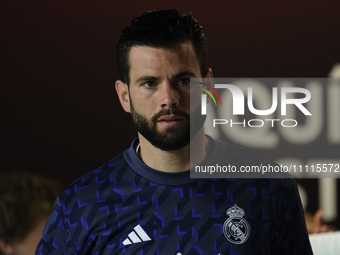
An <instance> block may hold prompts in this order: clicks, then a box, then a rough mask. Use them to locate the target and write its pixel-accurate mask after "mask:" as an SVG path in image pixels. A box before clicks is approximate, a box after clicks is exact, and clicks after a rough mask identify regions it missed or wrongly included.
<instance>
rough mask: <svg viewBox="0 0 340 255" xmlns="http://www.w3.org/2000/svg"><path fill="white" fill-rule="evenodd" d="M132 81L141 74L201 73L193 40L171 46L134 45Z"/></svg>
mask: <svg viewBox="0 0 340 255" xmlns="http://www.w3.org/2000/svg"><path fill="white" fill-rule="evenodd" d="M129 64H130V78H131V81H132V80H133V79H134V78H136V76H139V75H146V74H149V75H154V76H157V75H158V76H160V75H170V74H175V73H177V72H183V71H191V72H193V73H197V72H198V73H197V75H200V66H199V61H198V57H197V55H196V53H195V51H194V47H193V46H192V43H191V42H185V43H180V44H177V45H175V46H173V47H169V48H154V47H149V46H134V47H132V48H131V50H130V53H129Z"/></svg>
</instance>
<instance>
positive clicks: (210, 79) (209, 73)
mask: <svg viewBox="0 0 340 255" xmlns="http://www.w3.org/2000/svg"><path fill="white" fill-rule="evenodd" d="M203 80H204V83H205V84H208V85H210V86H211V87H214V77H213V73H212V69H211V68H208V71H207V73H206V75H205V77H204V79H203ZM207 89H208V88H207ZM208 90H209V91H210V89H208ZM210 92H211V91H210ZM210 101H211V97H209V96H208V97H207V103H210Z"/></svg>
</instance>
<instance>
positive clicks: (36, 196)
mask: <svg viewBox="0 0 340 255" xmlns="http://www.w3.org/2000/svg"><path fill="white" fill-rule="evenodd" d="M62 190H63V187H62V185H61V184H60V183H58V182H57V181H55V180H51V179H48V178H45V177H43V176H39V175H34V174H25V173H7V174H2V175H1V176H0V255H3V254H4V255H26V254H27V255H31V254H34V251H35V248H36V246H37V245H38V242H39V240H40V238H41V232H42V230H43V227H44V225H45V223H46V220H47V218H48V216H49V215H50V213H51V212H52V208H53V204H54V202H55V200H56V198H57V196H58V194H60V192H61V191H62Z"/></svg>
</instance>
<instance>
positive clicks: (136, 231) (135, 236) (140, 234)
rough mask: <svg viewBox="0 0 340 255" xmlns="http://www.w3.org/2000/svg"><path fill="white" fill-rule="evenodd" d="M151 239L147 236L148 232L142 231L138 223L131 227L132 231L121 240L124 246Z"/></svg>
mask: <svg viewBox="0 0 340 255" xmlns="http://www.w3.org/2000/svg"><path fill="white" fill-rule="evenodd" d="M146 241H151V238H150V237H149V236H148V234H147V233H146V232H145V231H144V229H143V228H142V227H141V226H140V225H139V224H138V225H137V226H135V227H134V228H133V231H132V232H131V233H130V234H129V235H128V238H126V239H125V240H124V241H123V244H124V245H125V246H127V245H130V244H133V243H141V242H146Z"/></svg>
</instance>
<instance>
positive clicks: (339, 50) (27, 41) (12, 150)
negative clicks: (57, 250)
mask: <svg viewBox="0 0 340 255" xmlns="http://www.w3.org/2000/svg"><path fill="white" fill-rule="evenodd" d="M171 8H174V9H178V10H180V11H181V12H183V13H187V12H193V14H194V16H195V17H196V18H197V20H198V21H199V22H200V24H201V25H202V26H203V28H204V30H205V34H206V36H207V39H208V48H209V66H210V67H212V69H213V73H214V76H215V77H327V75H328V73H329V72H330V70H331V68H332V66H333V65H334V64H335V63H336V62H340V47H339V45H340V18H339V10H340V2H339V1H331V0H325V1H322V2H321V1H310V0H303V1H298V2H297V1H293V0H288V1H269V0H264V1H214V2H213V1H178V0H172V1H168V0H166V1H154V0H152V1H137V0H135V1H112V0H111V1H89V0H81V1H80V0H79V1H70V0H67V1H65V0H49V1H46V0H44V1H42V0H40V1H37V0H30V1H23V0H20V1H19V0H12V1H9V0H2V1H1V3H0V28H1V31H0V32H1V39H0V60H1V66H0V86H1V89H0V96H1V100H0V103H1V106H0V107H1V110H0V112H1V132H0V145H1V156H0V158H1V168H0V169H1V170H0V171H2V172H4V171H13V170H25V171H28V172H36V173H41V174H44V175H46V176H49V177H54V178H57V179H59V180H61V181H62V182H64V183H65V184H68V183H71V182H72V181H74V180H76V179H77V178H79V177H80V176H82V175H84V174H86V173H87V172H89V171H91V170H93V169H94V168H96V167H98V166H100V165H101V164H103V163H105V162H106V161H107V160H109V159H111V158H113V157H114V156H116V155H117V154H119V153H121V152H122V151H123V150H124V149H125V148H127V147H128V146H129V145H130V143H131V141H132V139H133V138H134V137H135V136H136V131H135V130H134V128H133V127H132V124H131V121H130V116H129V115H128V114H126V113H125V112H124V111H123V110H122V108H121V106H120V104H119V101H118V98H117V96H116V92H115V89H114V82H115V80H116V79H117V78H118V73H117V70H116V62H115V61H116V59H115V58H116V56H115V47H116V42H117V40H118V37H119V35H120V31H121V30H122V29H123V28H124V26H125V25H127V24H129V23H130V20H131V19H132V18H133V17H135V16H139V15H140V14H141V13H142V12H144V11H147V10H154V9H157V10H159V9H171ZM313 190H315V189H314V188H313ZM314 207H315V209H317V205H316V206H314Z"/></svg>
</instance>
